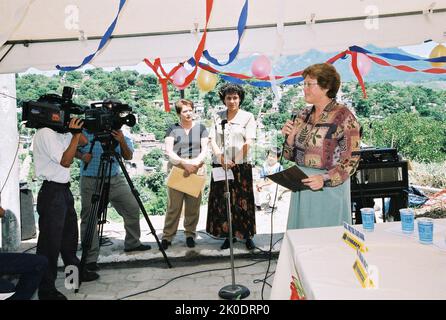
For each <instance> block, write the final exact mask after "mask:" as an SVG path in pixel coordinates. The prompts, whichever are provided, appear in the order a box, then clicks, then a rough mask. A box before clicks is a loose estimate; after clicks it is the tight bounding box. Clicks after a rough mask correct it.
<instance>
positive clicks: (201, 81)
mask: <svg viewBox="0 0 446 320" xmlns="http://www.w3.org/2000/svg"><path fill="white" fill-rule="evenodd" d="M217 80H218V78H217V75H216V74H214V73H212V72H209V71H206V70H200V73H198V77H197V85H198V89H200V90H201V91H202V92H209V91H211V90H212V89H214V88H215V85H216V84H217Z"/></svg>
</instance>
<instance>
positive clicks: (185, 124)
mask: <svg viewBox="0 0 446 320" xmlns="http://www.w3.org/2000/svg"><path fill="white" fill-rule="evenodd" d="M175 109H176V112H177V114H178V116H179V117H180V122H179V123H175V124H173V125H172V126H170V127H169V128H168V129H167V132H166V138H165V144H166V154H167V156H168V157H169V165H168V166H169V167H168V169H169V171H170V170H171V169H172V167H173V166H176V167H179V168H181V169H183V170H184V176H185V177H187V176H189V175H190V174H197V173H199V170H200V169H201V168H202V166H203V163H204V159H205V157H206V153H207V145H208V132H207V130H206V128H205V127H204V125H202V124H200V123H196V122H195V121H193V110H194V104H193V102H192V101H190V100H186V99H180V100H179V101H177V102H176V104H175ZM199 174H200V173H199ZM193 187H194V186H191V188H193ZM167 196H168V203H167V212H166V218H165V220H164V229H163V239H162V241H161V245H162V247H163V249H164V250H166V249H167V248H168V247H169V246H170V245H171V244H172V239H173V237H174V236H175V234H176V232H177V229H178V223H179V221H180V216H181V211H182V208H183V202H184V204H185V207H184V229H185V234H186V245H187V246H188V247H189V248H193V247H195V231H196V228H197V224H198V218H199V214H200V203H201V192H200V194H199V196H198V197H197V198H196V197H193V196H191V195H189V194H187V193H184V192H181V191H178V190H175V189H173V188H170V187H167Z"/></svg>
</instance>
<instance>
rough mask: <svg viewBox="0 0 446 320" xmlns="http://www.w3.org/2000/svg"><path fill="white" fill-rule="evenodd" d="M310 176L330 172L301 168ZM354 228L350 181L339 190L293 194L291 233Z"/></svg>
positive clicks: (305, 191)
mask: <svg viewBox="0 0 446 320" xmlns="http://www.w3.org/2000/svg"><path fill="white" fill-rule="evenodd" d="M299 168H300V169H301V170H302V171H304V172H305V173H306V174H307V175H308V176H310V175H315V174H324V173H326V172H327V171H326V170H320V169H314V168H308V167H301V166H299ZM344 221H345V222H347V223H349V224H351V222H352V216H351V204H350V179H347V180H346V181H345V182H344V183H343V184H341V185H339V186H336V187H324V188H323V189H322V190H318V191H312V190H302V191H297V192H292V193H291V199H290V209H289V212H288V223H287V229H302V228H319V227H330V226H340V225H342V224H343V222H344Z"/></svg>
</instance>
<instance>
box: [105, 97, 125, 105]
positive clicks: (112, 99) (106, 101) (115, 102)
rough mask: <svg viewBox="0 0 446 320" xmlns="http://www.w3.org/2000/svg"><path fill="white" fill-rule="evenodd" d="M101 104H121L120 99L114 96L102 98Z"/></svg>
mask: <svg viewBox="0 0 446 320" xmlns="http://www.w3.org/2000/svg"><path fill="white" fill-rule="evenodd" d="M103 104H104V105H108V104H111V105H112V106H113V105H115V104H121V100H119V99H116V98H107V99H104V102H103Z"/></svg>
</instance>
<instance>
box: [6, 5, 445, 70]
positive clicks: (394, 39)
mask: <svg viewBox="0 0 446 320" xmlns="http://www.w3.org/2000/svg"><path fill="white" fill-rule="evenodd" d="M244 2H245V1H244V0H215V1H214V5H213V8H212V13H211V18H210V22H209V26H208V28H209V29H208V30H209V31H210V32H209V33H208V37H207V41H206V49H208V50H209V52H210V53H211V55H213V56H215V57H217V58H220V59H222V60H223V61H226V59H227V54H228V53H229V51H230V50H231V49H232V48H233V47H234V46H235V44H236V41H237V31H236V29H235V28H236V26H237V21H238V17H239V15H240V12H241V9H242V7H243V4H244ZM118 7H119V0H95V1H89V0H54V1H52V0H3V1H1V2H0V21H1V25H0V45H1V48H0V60H1V61H0V73H14V72H22V71H25V70H27V69H28V68H29V67H34V68H37V69H40V70H52V69H55V65H57V64H60V65H78V64H80V63H81V62H82V60H83V58H84V57H85V56H87V55H89V54H90V53H93V52H94V51H95V50H96V48H97V47H98V44H99V41H100V38H101V37H102V35H103V34H104V32H105V30H106V29H107V28H108V26H109V25H110V24H111V22H112V21H113V19H114V18H115V16H116V13H117V11H118ZM205 12H206V1H205V0H181V1H179V0H164V1H154V0H127V1H126V3H125V5H124V7H123V9H122V11H121V14H120V16H119V19H118V22H117V25H116V29H115V31H114V33H113V38H112V39H111V41H110V42H109V43H108V44H107V45H106V46H105V47H104V48H103V50H101V52H99V53H98V54H97V55H96V57H95V58H94V59H93V61H92V63H91V64H93V65H94V66H101V67H105V66H124V65H135V64H137V63H139V62H141V61H142V59H143V58H149V59H153V58H156V57H160V58H161V59H162V61H163V62H169V63H176V62H181V61H184V60H186V59H188V58H189V57H191V56H193V53H194V51H195V49H196V47H197V44H198V41H199V39H200V36H201V32H198V33H197V32H194V30H197V29H198V30H200V31H202V30H203V28H204V25H205ZM445 21H446V0H436V1H435V2H433V0H410V1H407V0H394V1H386V0H333V1H324V0H312V1H302V0H275V1H271V0H255V1H252V0H251V1H250V2H249V10H248V20H247V29H246V31H245V34H244V36H243V38H242V41H241V46H240V53H239V57H241V56H247V55H251V54H253V53H262V54H267V55H273V54H299V53H302V52H305V51H307V50H309V49H311V48H316V49H318V50H323V51H331V52H333V51H341V50H344V49H346V48H347V47H348V46H350V45H360V46H365V45H367V44H374V45H377V46H380V47H395V46H404V45H412V44H418V43H422V42H423V41H425V40H429V39H432V40H434V41H436V42H443V41H445V40H446V23H445Z"/></svg>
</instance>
